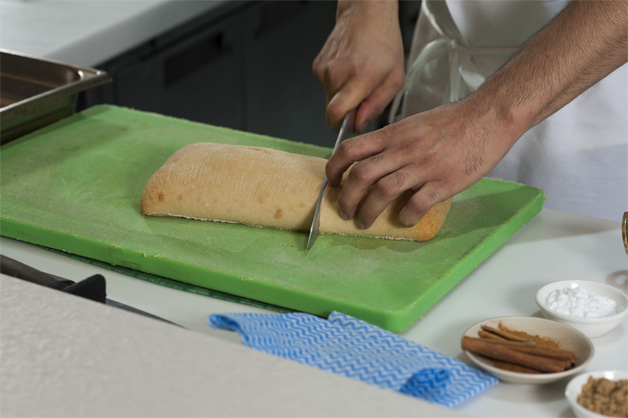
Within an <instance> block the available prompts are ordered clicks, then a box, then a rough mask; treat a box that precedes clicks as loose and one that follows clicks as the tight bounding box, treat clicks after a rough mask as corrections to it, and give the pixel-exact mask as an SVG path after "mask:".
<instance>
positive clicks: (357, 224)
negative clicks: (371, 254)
mask: <svg viewBox="0 0 628 418" xmlns="http://www.w3.org/2000/svg"><path fill="white" fill-rule="evenodd" d="M355 226H356V227H357V228H358V229H364V228H365V227H364V222H362V221H361V220H359V219H357V220H356V221H355Z"/></svg>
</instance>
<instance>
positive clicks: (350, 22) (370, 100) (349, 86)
mask: <svg viewBox="0 0 628 418" xmlns="http://www.w3.org/2000/svg"><path fill="white" fill-rule="evenodd" d="M397 13H398V5H397V2H396V1H360V0H358V1H355V2H351V1H340V2H339V3H338V11H337V15H336V25H335V27H334V29H333V31H332V33H331V34H330V35H329V38H328V39H327V41H326V42H325V45H324V46H323V49H322V50H321V52H320V53H319V54H318V56H317V57H316V59H315V60H314V63H313V65H312V72H313V73H314V75H315V76H316V78H318V80H319V81H320V82H321V84H322V85H323V90H324V92H325V98H326V101H327V109H326V118H327V123H328V124H329V125H330V126H331V127H332V129H333V130H334V131H335V132H338V131H339V130H340V126H341V125H342V120H343V118H344V116H345V114H346V113H347V112H349V111H350V110H351V109H353V108H355V107H357V106H358V105H359V109H358V112H357V115H356V129H357V131H358V132H361V131H363V130H364V129H365V128H366V127H367V125H368V124H369V123H370V122H371V121H372V120H373V119H375V118H376V117H377V116H379V115H380V114H381V113H382V112H383V111H384V109H385V107H386V106H387V105H388V103H389V102H390V101H391V100H392V99H393V98H394V96H395V94H396V93H397V92H398V91H399V90H400V89H401V88H402V87H403V82H404V70H403V65H404V63H403V45H402V39H401V31H400V28H399V17H398V15H397ZM360 103H361V104H360Z"/></svg>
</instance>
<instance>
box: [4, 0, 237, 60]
mask: <svg viewBox="0 0 628 418" xmlns="http://www.w3.org/2000/svg"><path fill="white" fill-rule="evenodd" d="M225 1H226V0H0V48H4V49H9V50H13V51H17V52H22V53H25V54H29V55H34V56H38V57H42V58H49V59H54V60H57V61H61V62H66V63H68V64H74V65H82V66H87V67H91V66H95V65H97V64H101V63H103V62H105V61H107V60H109V59H111V58H113V57H115V56H117V55H119V54H121V53H123V52H125V51H127V50H129V49H130V48H133V47H135V46H138V45H140V44H141V43H143V42H146V41H148V40H150V39H151V38H153V37H155V36H157V35H159V34H161V33H163V32H165V31H167V30H168V29H172V28H175V27H177V26H178V25H181V24H182V23H184V22H186V21H188V20H190V19H192V18H194V17H197V16H199V15H200V14H202V13H204V12H207V11H210V10H212V9H214V8H216V7H218V6H219V5H220V4H222V3H224V2H225Z"/></svg>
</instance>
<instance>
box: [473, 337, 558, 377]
mask: <svg viewBox="0 0 628 418" xmlns="http://www.w3.org/2000/svg"><path fill="white" fill-rule="evenodd" d="M462 348H463V349H464V350H468V351H470V352H472V353H475V354H479V355H482V356H485V357H489V358H491V359H496V360H502V361H505V362H508V363H513V364H518V365H521V366H525V367H529V368H531V369H535V370H539V371H541V372H551V373H553V372H562V371H563V370H565V368H566V366H567V365H566V362H565V361H564V360H560V359H555V358H550V357H544V356H539V355H533V354H526V353H522V352H520V351H517V350H513V349H512V348H509V347H506V346H503V345H498V344H491V343H489V342H488V341H487V340H484V339H482V338H471V337H464V338H463V339H462Z"/></svg>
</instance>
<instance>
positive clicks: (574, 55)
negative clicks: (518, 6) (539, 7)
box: [474, 0, 628, 141]
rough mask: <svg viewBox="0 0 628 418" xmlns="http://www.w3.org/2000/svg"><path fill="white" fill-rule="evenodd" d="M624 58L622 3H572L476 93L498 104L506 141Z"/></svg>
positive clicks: (627, 7)
mask: <svg viewBox="0 0 628 418" xmlns="http://www.w3.org/2000/svg"><path fill="white" fill-rule="evenodd" d="M627 59H628V2H626V1H624V0H620V1H608V0H602V1H600V0H596V1H572V2H571V3H570V4H568V5H567V6H566V7H565V9H564V10H563V11H562V12H561V13H559V14H558V15H557V16H556V17H555V18H554V19H553V20H552V21H551V22H550V23H549V24H548V25H547V26H546V27H545V28H543V29H542V30H541V31H540V32H539V33H538V34H536V35H535V36H534V37H532V38H531V39H530V40H529V41H528V42H526V43H525V44H524V45H523V46H522V48H521V49H520V51H519V52H518V53H517V54H515V56H514V57H513V58H512V59H511V60H510V61H509V62H508V63H507V64H506V65H505V66H504V67H503V68H501V69H500V70H499V71H498V72H496V73H495V74H494V75H493V76H492V77H491V78H489V79H488V80H487V81H486V83H485V84H484V85H483V86H482V87H481V88H480V89H479V90H478V92H477V93H478V94H477V96H478V97H477V98H476V99H474V100H480V101H484V102H485V103H487V105H488V104H489V103H490V106H495V104H498V107H499V108H498V109H494V110H496V111H497V112H498V114H499V116H500V117H501V118H502V120H503V121H505V122H507V123H509V124H511V125H512V128H513V129H514V131H515V132H513V135H512V139H513V140H515V141H516V139H517V138H518V136H519V135H521V134H522V133H523V132H525V131H526V130H527V129H529V128H531V127H532V126H534V125H536V124H538V123H540V122H542V121H543V120H545V119H546V118H547V117H549V116H550V115H552V114H553V113H554V112H556V111H557V110H559V109H560V108H562V107H563V106H565V105H566V104H567V103H569V102H570V101H572V100H573V99H574V98H576V97H577V96H579V95H580V94H581V93H583V92H584V91H585V90H587V89H588V88H589V87H591V86H592V85H593V84H595V83H597V82H598V81H600V80H601V79H603V78H604V77H606V76H607V75H608V74H610V73H611V72H612V71H613V70H615V69H617V68H618V67H620V66H621V65H622V64H624V63H625V62H626V61H627Z"/></svg>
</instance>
